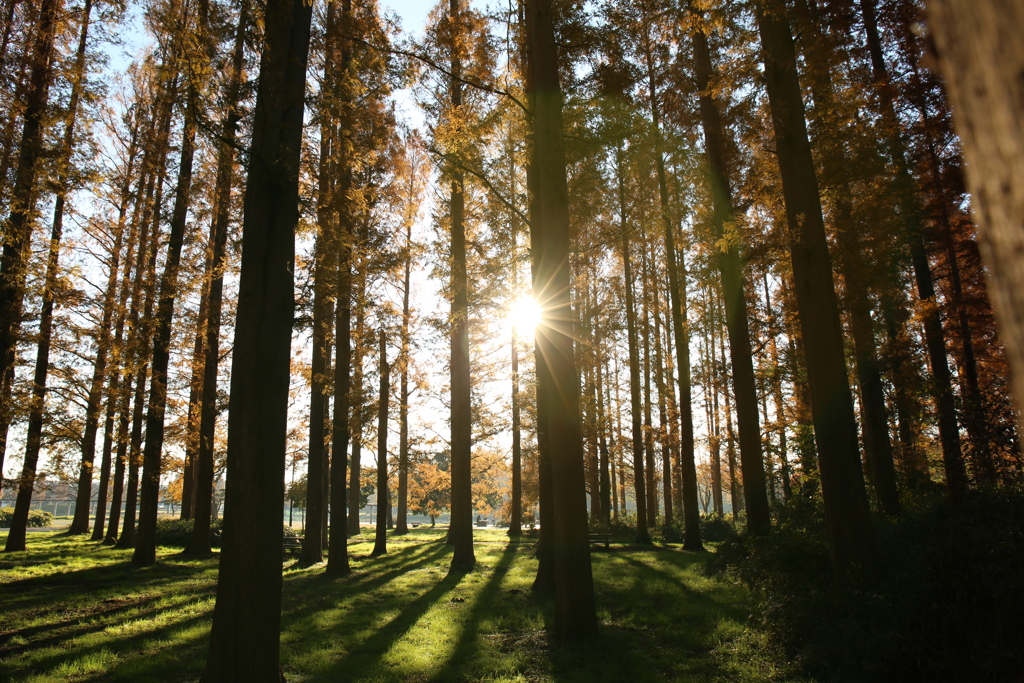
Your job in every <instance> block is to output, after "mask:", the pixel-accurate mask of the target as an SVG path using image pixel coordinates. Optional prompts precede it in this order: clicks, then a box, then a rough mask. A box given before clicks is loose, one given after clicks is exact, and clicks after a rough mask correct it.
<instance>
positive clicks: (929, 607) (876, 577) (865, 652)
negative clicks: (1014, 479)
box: [712, 492, 1024, 681]
mask: <svg viewBox="0 0 1024 683" xmlns="http://www.w3.org/2000/svg"><path fill="white" fill-rule="evenodd" d="M819 507H820V505H819V504H818V503H817V502H815V501H814V500H812V499H809V498H804V499H798V500H795V501H794V503H793V504H791V505H789V506H786V507H783V508H781V509H780V510H779V518H778V523H777V525H776V527H775V529H774V530H773V532H772V533H771V534H770V535H769V536H768V537H765V538H754V537H750V536H735V537H733V538H731V539H729V540H727V541H726V542H725V543H723V544H722V545H721V546H720V548H719V550H718V553H717V557H716V558H715V559H714V561H713V563H712V566H713V567H714V568H715V569H714V570H715V571H717V572H725V573H728V574H730V575H732V576H735V577H737V578H739V579H741V580H742V581H743V582H744V583H746V584H747V585H748V586H750V587H751V588H752V589H753V590H754V591H755V594H756V595H757V597H758V599H759V603H760V606H759V609H758V612H757V615H758V617H759V619H760V621H761V623H762V624H763V625H764V627H765V628H766V629H767V630H768V632H769V633H770V634H771V639H772V641H773V642H774V643H775V644H777V645H778V646H780V647H782V648H783V649H784V650H785V652H786V653H787V654H788V655H789V656H791V657H794V658H795V659H796V660H797V661H799V662H800V663H801V664H802V665H803V666H804V667H805V668H806V669H807V671H808V673H810V674H811V675H814V676H815V677H820V678H824V679H831V680H882V679H885V680H900V681H934V680H1011V679H1014V678H1016V677H1018V676H1019V672H1020V670H1021V666H1024V651H1022V650H1021V648H1020V642H1021V639H1022V638H1024V625H1022V623H1021V621H1020V618H1019V616H1020V613H1021V611H1022V610H1024V593H1022V591H1021V590H1020V577H1019V572H1018V571H1017V569H1016V568H1019V567H1020V566H1022V563H1024V496H1021V495H1020V494H1019V493H1005V492H1001V493H988V494H985V493H974V494H972V495H971V496H970V497H968V498H967V499H966V500H964V501H962V502H960V503H958V504H955V505H954V504H952V503H950V502H949V501H948V500H946V499H945V498H937V497H928V496H924V497H922V498H921V499H918V500H915V501H912V502H911V504H910V505H909V506H908V508H907V510H906V512H905V514H904V517H903V518H902V519H901V520H899V521H896V522H885V521H882V520H879V521H878V529H879V534H878V538H877V556H876V557H875V558H874V560H873V561H870V562H866V563H865V564H864V565H863V566H862V567H861V579H860V581H859V582H858V583H856V584H855V585H853V586H850V587H848V588H845V589H840V588H837V587H836V586H834V585H833V583H832V580H831V571H830V561H829V551H828V543H827V536H826V533H825V528H824V523H823V522H822V521H821V520H822V516H821V511H820V509H819Z"/></svg>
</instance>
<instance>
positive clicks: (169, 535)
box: [156, 519, 224, 548]
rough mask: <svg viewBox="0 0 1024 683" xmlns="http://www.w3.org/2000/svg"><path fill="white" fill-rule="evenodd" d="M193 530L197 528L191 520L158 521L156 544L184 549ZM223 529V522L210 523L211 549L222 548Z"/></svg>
mask: <svg viewBox="0 0 1024 683" xmlns="http://www.w3.org/2000/svg"><path fill="white" fill-rule="evenodd" d="M193 528H195V522H194V520H191V519H158V520H157V521H156V543H157V545H164V546H167V547H169V548H184V547H185V546H187V545H188V542H189V540H190V539H191V538H192V529H193ZM223 528H224V523H223V521H222V520H219V519H215V520H214V521H212V522H211V523H210V546H211V547H213V548H219V547H220V538H221V532H222V530H223Z"/></svg>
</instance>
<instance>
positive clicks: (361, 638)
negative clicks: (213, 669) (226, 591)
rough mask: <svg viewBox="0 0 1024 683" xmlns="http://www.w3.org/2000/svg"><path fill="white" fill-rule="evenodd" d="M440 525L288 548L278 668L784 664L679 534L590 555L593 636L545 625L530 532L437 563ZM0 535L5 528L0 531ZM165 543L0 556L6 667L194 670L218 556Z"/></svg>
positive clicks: (33, 548)
mask: <svg viewBox="0 0 1024 683" xmlns="http://www.w3.org/2000/svg"><path fill="white" fill-rule="evenodd" d="M443 534H444V530H443V529H429V528H419V529H415V530H413V531H412V533H410V534H409V535H408V536H406V537H404V538H403V539H401V540H399V539H394V542H392V543H390V544H389V553H388V554H387V555H386V556H384V557H381V558H377V559H370V558H369V557H368V554H369V551H370V549H371V547H372V546H371V542H372V538H371V535H370V532H369V530H368V531H367V533H366V534H364V535H362V536H359V537H356V538H354V539H352V540H351V541H350V548H349V549H350V553H351V554H352V559H353V561H352V567H353V573H352V575H351V576H349V577H346V578H344V579H331V578H328V577H326V576H325V575H324V573H323V565H316V566H313V567H309V568H299V567H297V566H296V565H295V563H294V561H293V560H290V559H289V560H286V562H285V564H284V566H283V571H284V577H285V579H284V607H283V615H282V635H281V657H282V666H283V668H284V671H285V674H286V676H287V678H288V680H289V681H293V682H297V681H338V680H346V681H510V682H511V681H560V682H561V681H580V682H583V681H587V682H591V681H662V680H674V681H739V682H745V681H788V680H795V678H793V677H792V676H791V673H790V672H788V671H787V670H786V669H785V667H782V668H780V667H779V666H778V665H777V663H776V659H775V658H774V657H773V656H771V654H770V653H769V652H768V651H767V650H766V648H765V646H764V642H765V639H764V637H763V634H761V633H759V632H758V631H757V630H756V629H755V627H753V626H752V625H751V624H752V621H751V620H750V618H749V617H750V602H749V600H750V597H749V595H748V593H747V592H746V590H745V589H744V588H742V587H740V586H737V585H733V584H731V583H727V582H722V581H718V580H714V579H709V578H706V577H705V576H703V574H702V573H701V572H700V571H699V570H700V568H701V565H702V564H703V563H704V562H705V558H706V556H704V555H700V554H693V553H686V552H683V551H681V550H679V549H678V548H677V547H674V546H671V547H670V546H658V547H653V548H637V547H632V546H628V547H626V546H616V545H614V544H613V546H612V550H610V551H605V550H604V549H603V548H602V549H597V548H595V551H594V553H593V555H592V557H593V564H594V577H595V586H596V590H597V600H598V617H599V619H600V622H601V628H600V636H599V638H598V640H597V641H596V642H594V643H590V644H577V645H567V644H560V643H554V642H551V641H549V639H548V637H547V634H546V630H545V625H546V624H547V623H548V622H549V620H550V618H551V606H550V604H549V603H547V602H546V601H543V600H540V599H538V598H537V597H535V596H534V595H533V594H532V593H531V591H530V585H531V583H532V581H533V576H534V573H535V572H536V568H537V562H536V559H534V557H533V549H534V548H533V542H532V541H526V540H524V542H522V543H509V542H508V539H507V538H506V537H505V536H504V534H503V532H500V531H497V530H476V532H475V538H476V539H477V541H481V542H479V543H478V544H477V545H476V546H475V549H476V557H477V562H478V566H477V569H476V570H475V571H473V572H471V573H468V574H465V575H460V576H454V575H453V576H450V577H449V576H448V575H447V563H448V561H449V559H450V557H451V549H450V548H449V547H447V546H445V545H444V544H443V543H442V542H440V541H442V540H443ZM0 538H2V537H0ZM175 552H176V551H175V550H173V549H169V548H162V549H161V550H160V553H159V562H158V563H157V564H155V565H153V566H151V567H145V568H136V567H133V566H131V565H130V563H129V560H130V553H131V551H125V550H115V549H112V548H109V547H105V546H99V545H96V544H94V543H89V542H87V541H85V540H82V539H80V538H69V537H67V536H64V535H60V534H58V533H55V532H49V533H47V532H38V533H33V534H31V535H30V537H29V551H28V552H26V553H11V554H3V555H0V604H2V606H3V607H2V612H0V681H12V682H13V681H25V682H32V683H42V682H44V681H61V682H63V681H100V680H102V681H140V682H142V681H161V682H168V681H195V680H197V679H198V678H199V675H200V673H201V670H202V665H203V661H204V660H205V657H206V650H207V647H208V638H209V629H210V619H211V616H212V611H213V602H214V588H215V583H216V575H217V569H216V559H212V560H185V559H182V558H180V557H179V556H177V555H175V554H174V553H175Z"/></svg>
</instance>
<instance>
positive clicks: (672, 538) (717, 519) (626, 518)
mask: <svg viewBox="0 0 1024 683" xmlns="http://www.w3.org/2000/svg"><path fill="white" fill-rule="evenodd" d="M610 531H611V532H612V533H613V534H615V535H617V536H624V537H627V538H628V537H635V536H636V514H634V513H632V512H631V513H628V514H626V515H620V516H619V521H618V523H614V522H613V523H612V524H611V529H610ZM650 533H651V540H652V541H655V542H657V543H682V542H683V541H685V540H686V525H685V524H683V521H682V519H681V518H680V517H677V518H676V519H674V520H673V521H672V524H665V519H664V517H661V516H660V515H659V517H658V523H657V524H656V525H655V526H653V527H651V530H650ZM735 533H736V532H735V530H734V527H733V525H732V522H731V521H730V520H729V518H727V517H723V516H722V515H701V516H700V534H701V538H702V539H703V540H704V541H705V542H707V541H711V542H714V543H717V542H719V541H724V540H725V539H726V538H729V537H730V536H733V535H735Z"/></svg>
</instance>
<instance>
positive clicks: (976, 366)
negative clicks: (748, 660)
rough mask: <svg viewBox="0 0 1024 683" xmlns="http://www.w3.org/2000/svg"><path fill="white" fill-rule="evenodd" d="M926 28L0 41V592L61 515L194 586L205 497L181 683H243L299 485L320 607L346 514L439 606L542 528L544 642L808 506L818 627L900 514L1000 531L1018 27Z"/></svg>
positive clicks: (728, 19) (1, 3)
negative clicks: (600, 533) (427, 568)
mask: <svg viewBox="0 0 1024 683" xmlns="http://www.w3.org/2000/svg"><path fill="white" fill-rule="evenodd" d="M926 4H928V13H927V14H922V13H921V12H922V5H921V3H920V2H919V1H918V0H835V1H833V2H820V1H818V0H754V1H753V2H749V3H735V2H725V1H720V0H688V1H687V2H668V1H667V0H620V1H617V2H611V1H610V0H609V1H606V2H591V3H584V2H578V1H576V0H520V1H519V2H510V3H505V4H502V3H497V4H495V5H494V6H485V5H484V3H470V2H468V1H467V0H446V1H444V2H440V3H438V4H437V5H436V6H435V7H434V8H433V9H432V11H431V13H430V15H429V18H428V22H427V26H426V27H425V28H424V29H423V31H421V32H418V33H415V34H411V35H410V34H405V33H403V32H402V31H401V28H400V22H399V21H398V19H397V17H396V16H395V15H393V14H391V13H388V12H384V11H382V8H381V7H380V6H378V3H377V2H376V0H367V1H362V0H322V1H321V0H316V1H315V2H309V1H308V0H267V1H266V2H265V3H251V2H249V1H248V0H39V1H38V2H25V1H23V0H0V91H2V93H3V97H4V100H5V101H6V102H7V103H8V106H7V107H6V108H4V110H3V111H2V112H0V219H2V227H0V231H2V234H3V240H4V242H3V254H2V257H0V363H2V367H0V470H3V471H0V474H2V473H3V472H4V471H5V472H7V473H9V474H11V476H8V477H6V478H4V479H3V480H2V487H3V489H4V490H5V491H12V492H13V491H16V496H17V502H16V505H15V510H14V516H13V522H12V526H11V531H10V533H9V535H8V537H7V543H6V548H5V549H6V550H7V551H23V550H26V548H29V549H31V548H30V546H31V544H30V543H28V542H27V538H26V523H27V519H28V514H29V510H30V506H31V501H32V495H33V491H34V490H35V488H36V487H37V485H38V484H39V483H40V482H42V481H43V480H46V479H61V480H64V481H68V482H76V483H77V492H78V493H77V505H76V508H75V517H74V520H73V521H72V524H71V526H70V533H72V534H87V533H91V535H92V536H91V537H92V539H93V540H95V541H97V542H103V543H108V544H115V543H116V544H117V545H118V546H119V547H126V548H133V549H134V550H133V556H132V561H133V563H135V564H137V565H140V566H145V565H148V564H152V563H154V562H156V561H157V555H156V547H157V539H156V525H157V518H158V509H159V504H160V501H161V496H164V497H167V496H173V497H175V498H177V499H178V500H179V501H180V510H181V516H182V517H183V518H186V519H192V520H194V531H193V537H192V542H191V543H190V545H189V546H188V548H187V549H186V551H185V552H186V553H187V554H189V555H191V556H194V557H202V556H207V555H209V554H210V553H211V549H210V541H209V530H210V525H211V520H212V518H213V515H214V506H213V504H212V501H213V500H214V495H215V491H216V488H217V486H218V485H219V483H221V482H222V483H223V487H224V512H223V516H224V530H223V543H222V550H221V553H220V575H219V576H220V580H219V583H218V591H217V601H216V609H215V612H214V617H213V631H212V636H211V645H210V653H209V658H208V661H207V664H206V670H205V674H204V678H203V680H204V681H211V682H212V681H228V680H244V681H260V680H267V681H270V680H275V681H276V680H280V677H281V676H280V661H279V637H280V622H279V617H280V606H281V603H280V594H281V585H282V579H281V562H282V546H281V533H282V530H281V521H282V518H281V513H282V510H283V509H285V487H286V479H293V478H295V477H294V474H293V472H294V468H295V467H299V468H300V470H299V473H300V474H301V475H302V476H303V477H304V479H303V482H304V483H303V485H302V488H301V490H302V491H304V494H303V495H304V496H305V500H304V509H305V515H306V517H305V519H306V525H305V526H306V531H305V534H304V538H303V546H302V553H301V556H300V559H299V562H300V563H301V564H302V565H304V566H313V565H317V564H319V563H322V562H325V558H326V564H325V568H324V571H325V572H326V573H327V574H329V575H332V576H334V577H345V576H346V575H347V574H348V573H349V571H350V570H349V562H348V550H347V545H346V539H347V537H348V536H350V535H352V534H354V533H356V532H358V530H359V509H360V507H361V499H362V498H364V497H365V494H364V489H366V488H367V487H369V488H370V489H372V490H373V492H374V493H375V494H376V501H377V508H376V512H377V518H376V520H375V522H376V532H377V543H376V546H375V548H374V555H375V556H376V555H382V554H385V553H386V552H387V544H386V535H385V530H386V528H387V527H388V526H389V525H390V524H391V518H392V517H393V518H394V524H395V526H396V533H397V534H402V533H407V532H408V529H409V522H408V518H409V516H410V515H412V514H424V515H429V516H430V517H431V518H432V519H434V518H436V517H438V516H440V515H442V514H448V515H450V525H449V531H448V538H447V542H448V543H449V544H451V545H452V549H453V555H452V559H451V565H450V571H451V572H454V573H462V572H468V571H472V570H473V568H474V565H475V556H474V551H473V526H474V518H475V516H476V515H477V514H479V513H481V512H487V513H488V514H491V513H493V514H495V515H497V516H498V517H499V518H501V519H502V520H503V521H504V522H506V523H507V524H508V528H509V535H510V536H512V537H519V536H521V535H522V534H524V533H525V532H526V531H527V529H528V528H532V527H534V526H535V525H536V524H537V523H538V522H539V525H540V536H539V540H538V545H537V556H538V559H539V569H538V573H537V578H536V581H535V583H534V589H535V591H537V592H538V594H540V595H543V596H547V597H550V598H551V599H553V601H554V612H553V621H552V624H551V634H552V636H553V637H555V638H557V639H563V640H572V639H580V638H589V637H592V636H593V635H594V634H595V633H596V632H597V629H598V618H597V605H596V604H595V597H594V586H593V581H592V578H591V564H590V543H589V539H588V533H589V532H590V531H591V530H593V529H609V528H612V527H614V528H620V529H624V528H629V529H631V531H630V536H631V538H632V539H635V541H636V542H637V543H641V544H646V543H650V542H651V539H652V532H653V531H655V530H659V531H661V532H665V531H666V530H678V531H679V535H680V538H681V540H682V542H683V547H684V548H685V549H686V550H688V551H694V552H700V551H703V550H704V548H705V544H706V539H703V538H702V535H701V505H702V501H703V505H704V509H705V510H710V512H711V514H713V515H716V516H719V517H723V516H727V517H728V518H729V519H731V520H732V521H733V522H734V523H735V524H738V525H739V526H740V527H741V528H742V529H743V530H744V531H745V532H746V533H748V534H750V535H751V536H754V537H762V538H763V537H770V536H771V534H772V533H773V525H774V524H775V522H776V520H777V518H778V515H779V511H780V510H781V509H784V508H785V506H787V505H789V504H791V503H792V502H793V501H797V500H805V501H806V500H813V501H816V502H820V504H821V507H820V510H821V511H822V512H821V515H822V516H823V519H824V524H825V526H826V528H827V536H828V542H829V548H830V553H831V571H832V577H833V579H834V581H835V583H836V584H837V585H839V586H842V585H848V584H854V583H856V582H858V581H860V580H861V579H862V576H861V573H860V567H861V566H862V565H863V564H864V563H865V562H867V561H868V560H869V559H870V558H871V557H872V556H873V554H874V553H875V552H876V536H877V528H876V527H877V525H878V520H879V519H883V520H884V519H897V518H899V517H900V516H901V515H902V514H904V510H905V507H906V504H907V501H908V500H911V499H913V498H914V496H915V495H916V493H918V492H928V491H934V490H938V489H942V490H943V491H944V495H945V496H946V497H947V498H948V500H949V501H951V502H952V503H953V504H956V503H957V502H958V501H960V500H963V499H964V498H965V496H968V495H970V494H971V492H976V491H1005V490H1019V489H1020V487H1021V485H1022V483H1024V482H1022V476H1024V471H1022V461H1021V445H1020V428H1021V423H1020V421H1019V418H1020V414H1021V413H1020V406H1021V405H1022V404H1021V403H1019V402H1018V403H1016V404H1015V403H1014V399H1013V389H1014V387H1015V386H1016V388H1017V396H1018V397H1019V398H1024V389H1022V387H1024V384H1022V382H1024V356H1022V351H1021V349H1024V324H1022V316H1021V294H1020V293H1021V291H1024V289H1022V282H1021V274H1022V273H1024V270H1022V267H1021V263H1022V261H1021V255H1020V252H1021V232H1020V231H1021V227H1022V225H1021V215H1024V214H1022V208H1021V207H1022V205H1024V204H1022V197H1024V190H1022V181H1021V178H1022V177H1024V173H1022V171H1021V159H1022V158H1024V148H1022V145H1021V140H1022V139H1024V136H1022V132H1024V131H1022V128H1021V124H1020V121H1021V120H1024V119H1022V118H1021V102H1022V100H1021V98H1020V97H1019V94H1020V87H1021V86H1020V82H1019V75H1020V73H1021V69H1022V68H1024V51H1022V49H1021V47H1020V40H1019V29H1021V28H1022V27H1024V15H1022V10H1021V9H1020V8H1019V6H1018V5H1017V4H1015V3H1011V2H999V1H997V0H991V1H987V2H982V3H980V5H979V3H971V4H970V5H968V4H967V3H963V2H961V1H959V0H935V1H934V2H929V3H926ZM980 7H983V8H984V11H982V9H979V8H980ZM965 17H974V18H972V19H971V22H970V23H967V22H965V20H964V18H965ZM1014 28H1015V29H1016V31H1014V30H1012V29H1014ZM125 45H127V46H130V47H131V49H132V50H134V52H133V53H132V54H131V55H130V56H129V57H125V54H124V48H123V47H122V46H125ZM943 76H945V78H944V77H943ZM410 111H414V113H413V114H411V115H410V114H409V112H410ZM962 151H963V155H962ZM964 157H966V159H967V160H968V161H969V164H967V163H965V161H964ZM969 191H970V193H969ZM972 211H973V212H972ZM979 228H980V229H981V230H984V232H981V231H980V230H979ZM990 292H992V296H991V297H990ZM523 302H532V306H533V307H535V308H536V311H535V315H536V316H537V320H536V321H534V320H529V316H528V315H527V314H526V313H524V311H526V312H527V313H528V312H529V311H530V310H532V308H531V304H530V303H527V304H525V306H524V304H523ZM513 311H515V312H516V313H515V315H513V313H512V312H513ZM997 317H998V320H999V322H1001V323H1002V324H1001V325H997ZM1003 340H1005V343H1004V341H1003ZM531 345H532V349H531V348H530V347H531ZM389 432H394V434H393V435H392V434H389ZM373 446H375V447H373ZM4 464H6V469H3V465H4ZM368 475H369V478H368ZM295 490H299V489H298V488H296V489H295ZM91 500H96V501H97V504H96V506H95V511H94V513H92V514H91V512H90V511H91V510H92V509H93V508H92V506H91V504H90V501H91ZM122 510H123V512H122ZM136 510H137V513H136Z"/></svg>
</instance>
